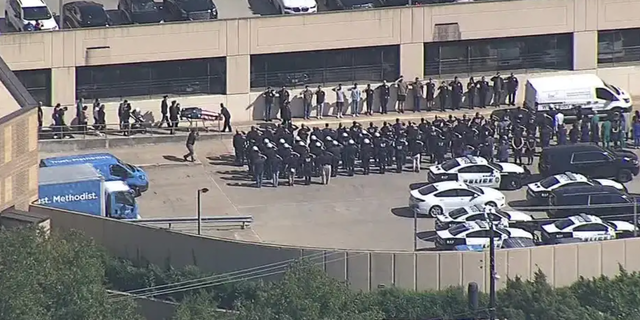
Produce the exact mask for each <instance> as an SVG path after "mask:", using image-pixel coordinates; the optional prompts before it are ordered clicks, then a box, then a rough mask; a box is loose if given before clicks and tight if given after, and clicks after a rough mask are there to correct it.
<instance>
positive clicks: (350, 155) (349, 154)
mask: <svg viewBox="0 0 640 320" xmlns="http://www.w3.org/2000/svg"><path fill="white" fill-rule="evenodd" d="M344 153H345V156H344V158H345V161H346V164H345V167H346V169H347V174H348V175H349V176H350V177H353V175H354V174H355V165H356V153H358V149H357V148H356V144H355V141H353V140H352V139H351V140H349V141H348V143H347V146H346V147H344Z"/></svg>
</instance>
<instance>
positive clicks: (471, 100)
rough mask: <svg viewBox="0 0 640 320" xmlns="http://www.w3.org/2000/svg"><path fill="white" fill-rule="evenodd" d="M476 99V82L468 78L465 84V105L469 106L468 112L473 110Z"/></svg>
mask: <svg viewBox="0 0 640 320" xmlns="http://www.w3.org/2000/svg"><path fill="white" fill-rule="evenodd" d="M475 98H476V82H475V80H473V77H471V78H469V82H467V105H468V106H469V110H471V109H473V108H474V107H475V106H476V105H475Z"/></svg>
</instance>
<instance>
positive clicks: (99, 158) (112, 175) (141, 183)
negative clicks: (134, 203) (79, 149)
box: [40, 153, 149, 196]
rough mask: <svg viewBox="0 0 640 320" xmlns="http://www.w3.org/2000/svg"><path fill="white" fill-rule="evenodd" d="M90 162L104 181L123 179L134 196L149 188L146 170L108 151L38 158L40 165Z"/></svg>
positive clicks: (50, 165)
mask: <svg viewBox="0 0 640 320" xmlns="http://www.w3.org/2000/svg"><path fill="white" fill-rule="evenodd" d="M84 163H88V164H91V165H92V166H93V167H94V168H95V169H96V170H98V172H100V174H101V175H102V176H103V177H104V178H105V180H106V181H123V182H125V183H126V184H127V185H128V186H129V187H130V188H131V190H133V191H134V193H135V195H136V196H139V195H141V194H142V193H143V192H145V191H147V190H148V189H149V180H148V178H147V174H146V172H144V170H142V169H141V168H139V167H137V166H135V165H132V164H128V163H126V162H124V161H122V160H120V159H118V158H117V157H116V156H114V155H112V154H110V153H91V154H78V155H71V156H62V157H52V158H45V159H42V160H40V167H41V168H43V167H58V166H68V165H77V164H84Z"/></svg>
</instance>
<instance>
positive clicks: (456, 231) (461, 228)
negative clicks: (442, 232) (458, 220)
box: [449, 224, 469, 237]
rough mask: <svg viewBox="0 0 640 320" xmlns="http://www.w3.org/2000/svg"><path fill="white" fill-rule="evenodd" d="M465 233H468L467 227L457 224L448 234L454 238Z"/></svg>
mask: <svg viewBox="0 0 640 320" xmlns="http://www.w3.org/2000/svg"><path fill="white" fill-rule="evenodd" d="M466 231H469V226H467V225H466V224H459V225H457V226H455V227H452V228H450V229H449V233H450V234H451V235H452V236H454V237H455V236H457V235H459V234H461V233H463V232H466Z"/></svg>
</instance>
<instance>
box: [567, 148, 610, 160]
mask: <svg viewBox="0 0 640 320" xmlns="http://www.w3.org/2000/svg"><path fill="white" fill-rule="evenodd" d="M607 160H609V157H607V155H605V154H604V153H602V152H599V151H587V152H576V153H574V154H573V158H572V159H571V162H573V163H588V162H601V161H607Z"/></svg>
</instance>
